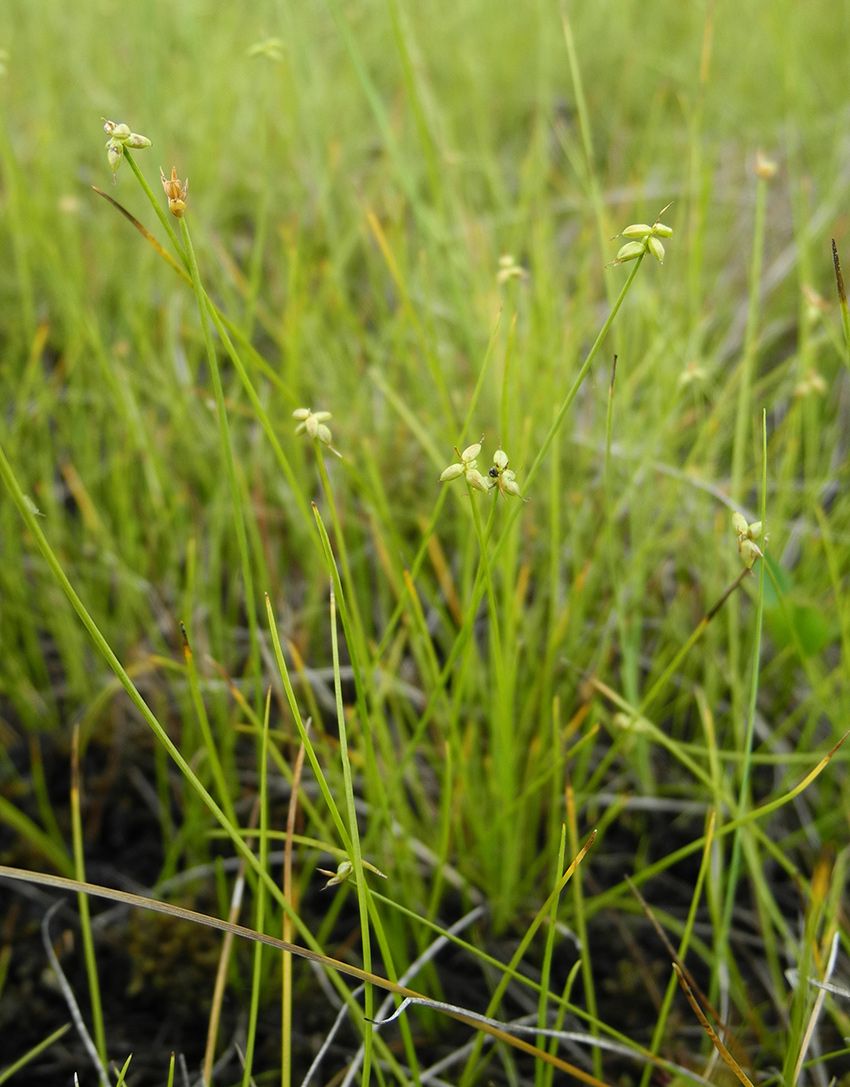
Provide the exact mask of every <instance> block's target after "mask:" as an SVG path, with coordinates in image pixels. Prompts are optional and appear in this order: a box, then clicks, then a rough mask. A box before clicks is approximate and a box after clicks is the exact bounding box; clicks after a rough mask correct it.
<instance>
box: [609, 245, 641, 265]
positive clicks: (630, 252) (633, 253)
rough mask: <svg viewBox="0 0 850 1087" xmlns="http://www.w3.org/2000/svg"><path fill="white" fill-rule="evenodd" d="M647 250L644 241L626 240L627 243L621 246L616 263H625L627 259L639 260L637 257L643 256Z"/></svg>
mask: <svg viewBox="0 0 850 1087" xmlns="http://www.w3.org/2000/svg"><path fill="white" fill-rule="evenodd" d="M645 252H646V245H645V244H644V242H626V244H625V245H621V246H620V250H619V252H618V253H617V258H616V260H615V264H623V263H624V262H625V261H627V260H637V258H638V257H642V256H643V254H644V253H645Z"/></svg>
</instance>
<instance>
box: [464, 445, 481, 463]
mask: <svg viewBox="0 0 850 1087" xmlns="http://www.w3.org/2000/svg"><path fill="white" fill-rule="evenodd" d="M480 452H481V442H476V443H475V445H468V446H467V447H466V449H464V451H463V452H462V453H461V455H460V459H461V460H462V461H463V463H464V464H470V463H471V462H472V461H474V460H475V458H476V457H477V456H478V454H479V453H480Z"/></svg>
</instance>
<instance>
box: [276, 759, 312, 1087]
mask: <svg viewBox="0 0 850 1087" xmlns="http://www.w3.org/2000/svg"><path fill="white" fill-rule="evenodd" d="M305 754H306V749H305V747H304V744H299V745H298V754H297V755H296V757H295V765H294V767H293V769H292V791H291V792H290V794H289V810H288V812H287V816H286V840H285V848H284V857H283V894H284V897H285V898H286V900H287V902H289V904H290V905H291V906H292V909H293V910H297V908H298V903H297V901H296V899H295V893H294V889H293V884H292V846H293V843H294V840H295V815H296V811H297V802H298V790H299V787H300V785H301V773H302V771H303V769H304V756H305ZM281 935H282V936H283V939H284V941H285V942H286V943H292V921H291V920H290V919H289V914H287V913H284V915H283V922H282V932H281ZM280 984H281V1027H280V1083H281V1087H291V1084H292V955H290V954H289V952H288V951H284V952H283V953H282V955H281V971H280Z"/></svg>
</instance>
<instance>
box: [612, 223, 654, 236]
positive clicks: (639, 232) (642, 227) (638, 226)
mask: <svg viewBox="0 0 850 1087" xmlns="http://www.w3.org/2000/svg"><path fill="white" fill-rule="evenodd" d="M651 233H652V227H651V226H647V225H646V223H632V225H631V226H627V227H626V229H625V230H621V231H620V237H621V238H645V237H646V236H647V235H648V234H651Z"/></svg>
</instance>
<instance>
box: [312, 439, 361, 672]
mask: <svg viewBox="0 0 850 1087" xmlns="http://www.w3.org/2000/svg"><path fill="white" fill-rule="evenodd" d="M313 446H314V449H315V451H316V465H317V467H318V469H319V478H320V479H321V481H322V490H323V491H324V495H325V501H326V502H327V504H328V509H329V511H330V515H331V524H332V525H333V527H334V542H335V543H336V553H337V554H338V555H339V564H340V566H341V567H342V573H343V577H344V578H345V586H346V589H347V592H346V600H347V601H348V602H349V608H350V611H351V619H352V626H353V630H354V633H355V634H356V637H357V646H358V655H359V656H362V657H363V658H364V659H365V658H366V653H367V648H366V638H365V633H364V629H363V620H362V619H361V617H360V608H359V606H358V602H357V583H356V582H355V580H354V576H353V574H352V571H351V561H350V559H349V556H348V546H347V544H346V539H345V533H344V532H343V528H342V521H341V520H340V517H339V511H338V510H337V506H336V501H335V500H334V492H333V488H332V487H331V481H330V477H329V476H328V469H327V465H326V464H325V458H324V456H323V455H322V447H321V442H320V441H319V440H318V438H314V439H313Z"/></svg>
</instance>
